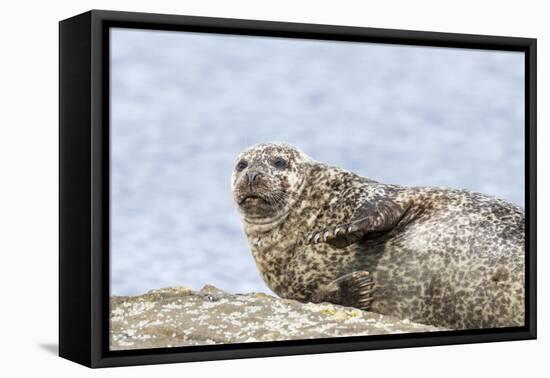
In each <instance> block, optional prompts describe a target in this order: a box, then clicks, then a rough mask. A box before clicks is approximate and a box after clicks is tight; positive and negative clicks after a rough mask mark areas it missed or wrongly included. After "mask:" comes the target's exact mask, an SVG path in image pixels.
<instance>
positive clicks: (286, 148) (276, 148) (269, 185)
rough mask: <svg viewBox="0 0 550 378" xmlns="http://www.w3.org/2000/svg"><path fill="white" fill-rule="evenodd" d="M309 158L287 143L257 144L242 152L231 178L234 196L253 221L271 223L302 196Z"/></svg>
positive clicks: (241, 210) (243, 213) (249, 220)
mask: <svg viewBox="0 0 550 378" xmlns="http://www.w3.org/2000/svg"><path fill="white" fill-rule="evenodd" d="M308 161H309V159H308V158H307V156H306V155H304V154H303V153H302V152H301V151H300V150H298V149H297V148H295V147H292V146H290V145H288V144H284V143H262V144H257V145H254V146H252V147H250V148H249V149H247V150H245V151H244V152H242V153H241V154H240V155H239V156H238V157H237V160H236V163H235V168H234V170H233V175H232V177H231V182H232V188H233V198H234V200H235V202H236V204H237V206H238V208H239V211H240V212H241V214H242V215H243V216H244V218H245V219H246V220H247V221H248V222H250V223H259V224H262V223H269V222H270V221H273V220H274V219H278V218H280V217H281V216H283V215H284V214H286V213H287V212H288V210H289V209H290V208H291V207H292V205H293V204H294V203H295V202H296V200H297V198H298V197H299V195H300V193H301V190H302V186H303V184H304V180H305V177H306V175H307V162H308Z"/></svg>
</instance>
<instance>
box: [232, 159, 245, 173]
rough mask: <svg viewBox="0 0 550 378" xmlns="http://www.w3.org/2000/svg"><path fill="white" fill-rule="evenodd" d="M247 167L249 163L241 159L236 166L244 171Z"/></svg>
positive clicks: (238, 169)
mask: <svg viewBox="0 0 550 378" xmlns="http://www.w3.org/2000/svg"><path fill="white" fill-rule="evenodd" d="M246 167H248V164H247V163H246V161H244V160H241V161H240V162H238V163H237V166H236V167H235V168H236V169H237V171H242V170H243V169H245V168H246Z"/></svg>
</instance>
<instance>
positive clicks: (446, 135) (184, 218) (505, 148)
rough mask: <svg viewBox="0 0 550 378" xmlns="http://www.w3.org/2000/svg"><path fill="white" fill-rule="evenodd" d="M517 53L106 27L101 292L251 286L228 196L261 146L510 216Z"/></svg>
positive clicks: (520, 150) (257, 285)
mask: <svg viewBox="0 0 550 378" xmlns="http://www.w3.org/2000/svg"><path fill="white" fill-rule="evenodd" d="M523 59H524V58H523V53H519V52H498V51H485V50H466V49H450V48H431V47H411V46H400V45H383V44H361V43H347V42H325V41H311V40H296V39H284V38H279V39H277V38H257V37H244V36H220V35H214V34H194V33H181V32H159V31H140V30H128V29H116V30H115V31H113V32H112V34H111V77H112V82H111V294H114V295H130V294H139V293H143V292H145V291H148V290H150V289H154V288H159V287H165V286H173V285H184V286H188V287H191V288H193V289H198V288H200V287H202V286H203V285H205V284H213V285H215V286H218V287H220V288H222V289H224V290H226V291H230V292H250V291H263V292H269V289H268V288H267V287H266V286H265V284H264V282H263V281H262V279H261V277H260V275H259V273H258V270H257V268H256V266H255V264H254V260H253V258H252V256H251V254H250V251H249V248H248V245H247V243H246V239H245V237H244V234H243V232H242V229H241V225H240V220H239V215H238V213H237V211H236V208H235V205H234V204H233V201H232V197H231V186H230V177H231V172H232V170H233V167H234V164H235V157H236V156H237V154H238V153H239V152H240V151H241V150H243V149H245V148H246V147H248V146H250V145H252V144H255V143H258V142H266V141H285V142H289V143H292V144H294V145H296V146H298V147H300V148H301V149H302V150H304V151H305V152H306V153H307V154H308V155H310V156H311V157H313V158H314V159H316V160H319V161H324V162H328V163H330V164H333V165H337V166H340V167H343V168H346V169H349V170H352V171H354V172H356V173H358V174H361V175H364V176H367V177H370V178H372V179H375V180H378V181H382V182H386V183H394V184H401V185H423V186H445V187H456V188H466V189H470V190H473V191H478V192H483V193H486V194H489V195H494V196H497V197H500V198H503V199H506V200H508V201H510V202H513V203H515V204H518V205H520V206H523V203H524V130H523V124H524V107H523V104H524V98H523V96H524V94H523V88H524V60H523Z"/></svg>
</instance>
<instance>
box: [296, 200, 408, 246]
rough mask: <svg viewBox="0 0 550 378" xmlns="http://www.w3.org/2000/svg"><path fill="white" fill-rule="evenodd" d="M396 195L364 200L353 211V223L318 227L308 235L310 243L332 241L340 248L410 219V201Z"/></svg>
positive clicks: (307, 240)
mask: <svg viewBox="0 0 550 378" xmlns="http://www.w3.org/2000/svg"><path fill="white" fill-rule="evenodd" d="M394 197H395V195H392V196H389V194H388V196H387V197H385V198H377V199H376V201H366V202H363V203H362V204H360V205H359V206H358V207H357V208H356V209H355V210H354V213H353V216H352V217H351V219H350V221H349V223H344V224H340V225H336V226H330V227H327V228H325V229H323V230H317V231H315V232H312V233H311V234H309V235H308V236H307V238H306V243H307V244H318V243H328V244H330V245H332V246H333V247H336V248H345V247H347V246H349V245H351V244H353V243H356V242H358V241H359V240H361V239H362V238H365V237H369V236H370V237H372V236H377V235H380V234H383V233H385V232H387V231H390V230H391V229H393V228H394V227H395V226H396V225H397V224H399V223H402V222H406V221H408V220H409V218H410V216H406V215H407V214H408V213H410V212H409V209H410V207H411V205H410V203H408V202H405V201H399V200H397V199H396V198H394Z"/></svg>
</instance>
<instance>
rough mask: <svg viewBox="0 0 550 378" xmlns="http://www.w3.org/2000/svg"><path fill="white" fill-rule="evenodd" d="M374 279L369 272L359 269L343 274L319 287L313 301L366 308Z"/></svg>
mask: <svg viewBox="0 0 550 378" xmlns="http://www.w3.org/2000/svg"><path fill="white" fill-rule="evenodd" d="M373 292H374V281H373V279H372V277H371V275H370V273H369V272H367V271H364V270H361V271H356V272H352V273H348V274H345V275H343V276H341V277H339V278H337V279H336V280H334V281H332V282H331V283H330V284H328V285H327V286H325V287H324V288H323V289H321V290H320V291H319V292H318V293H317V295H315V296H314V299H313V301H314V302H331V303H334V304H339V305H342V306H350V307H356V308H359V309H361V310H365V311H366V310H368V309H369V307H370V304H371V303H372V299H373Z"/></svg>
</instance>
